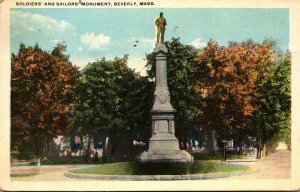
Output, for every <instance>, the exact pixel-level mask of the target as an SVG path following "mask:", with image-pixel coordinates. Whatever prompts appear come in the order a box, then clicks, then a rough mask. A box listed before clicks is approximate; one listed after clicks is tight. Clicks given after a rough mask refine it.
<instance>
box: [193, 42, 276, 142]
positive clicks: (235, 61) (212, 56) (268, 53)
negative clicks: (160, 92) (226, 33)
mask: <svg viewBox="0 0 300 192" xmlns="http://www.w3.org/2000/svg"><path fill="white" fill-rule="evenodd" d="M273 63H274V55H273V51H272V49H271V47H270V44H269V43H268V42H265V43H262V44H255V43H253V42H252V41H247V42H242V43H240V44H238V43H232V42H231V43H230V44H229V46H228V47H222V46H219V44H218V43H216V42H213V41H211V42H209V43H208V45H207V47H206V48H204V49H203V50H201V51H200V52H199V53H198V55H197V56H196V58H195V69H194V74H193V76H194V78H195V79H196V82H197V84H196V89H197V92H198V94H199V96H200V97H201V99H200V106H201V109H202V111H203V115H202V118H201V119H202V122H201V124H202V125H203V124H204V125H206V127H207V128H209V129H216V130H217V132H218V134H219V135H220V136H221V139H229V138H232V137H236V138H239V140H240V141H242V140H243V139H244V138H245V137H246V136H249V134H248V132H249V131H250V129H249V126H250V125H251V119H252V116H253V112H254V110H255V106H254V101H255V99H256V92H255V85H256V82H257V80H258V79H259V78H260V77H261V76H265V75H266V73H268V68H269V66H270V65H272V64H273Z"/></svg>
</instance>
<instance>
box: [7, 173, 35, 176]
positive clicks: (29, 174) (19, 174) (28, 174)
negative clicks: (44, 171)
mask: <svg viewBox="0 0 300 192" xmlns="http://www.w3.org/2000/svg"><path fill="white" fill-rule="evenodd" d="M34 175H37V173H13V174H10V176H11V177H28V176H34Z"/></svg>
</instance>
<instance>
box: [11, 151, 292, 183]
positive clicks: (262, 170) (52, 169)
mask: <svg viewBox="0 0 300 192" xmlns="http://www.w3.org/2000/svg"><path fill="white" fill-rule="evenodd" d="M229 162H231V163H235V164H242V165H247V166H250V168H251V169H252V170H255V172H254V173H251V174H247V175H241V176H233V177H227V178H220V179H223V180H224V179H288V178H290V172H291V152H290V151H288V150H284V149H283V150H278V151H276V152H275V153H273V154H271V155H269V156H268V157H266V158H265V159H262V160H259V161H253V160H252V161H229ZM87 166H94V165H53V166H41V167H34V166H22V167H12V168H11V172H12V174H24V173H38V175H34V176H27V177H12V178H11V180H12V181H86V180H85V179H75V178H69V177H65V176H64V172H65V171H67V170H71V169H76V168H80V167H87Z"/></svg>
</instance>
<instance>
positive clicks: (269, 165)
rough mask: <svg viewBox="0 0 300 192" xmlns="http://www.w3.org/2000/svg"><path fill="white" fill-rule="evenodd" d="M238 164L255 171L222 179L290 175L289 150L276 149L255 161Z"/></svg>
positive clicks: (275, 177)
mask: <svg viewBox="0 0 300 192" xmlns="http://www.w3.org/2000/svg"><path fill="white" fill-rule="evenodd" d="M239 164H244V165H247V166H249V167H250V168H251V169H252V170H254V171H255V172H254V173H252V174H247V175H241V176H236V177H228V178H223V179H289V178H290V175H291V151H289V150H285V149H282V150H277V151H275V153H273V154H271V155H269V156H267V157H266V158H264V159H261V160H259V161H257V162H239Z"/></svg>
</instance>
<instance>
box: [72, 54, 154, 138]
mask: <svg viewBox="0 0 300 192" xmlns="http://www.w3.org/2000/svg"><path fill="white" fill-rule="evenodd" d="M79 80H80V83H79V84H78V86H77V88H76V105H75V108H76V111H75V112H76V114H75V129H76V131H80V132H81V133H84V134H102V135H110V134H119V133H124V132H127V131H129V130H130V131H141V130H143V129H146V128H149V126H150V125H149V123H150V122H149V118H148V115H149V111H150V106H151V102H152V101H151V99H150V98H149V96H150V94H149V93H148V92H149V90H150V89H151V88H152V84H150V83H149V82H148V80H147V79H145V78H143V77H140V76H139V75H138V74H136V73H135V72H134V71H133V70H131V69H129V68H128V67H127V66H126V62H125V58H123V59H118V58H116V59H114V60H112V61H107V60H105V59H104V58H103V59H101V60H98V61H96V62H94V63H89V64H88V65H87V66H86V67H85V68H84V69H83V71H82V72H81V75H80V78H79Z"/></svg>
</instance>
